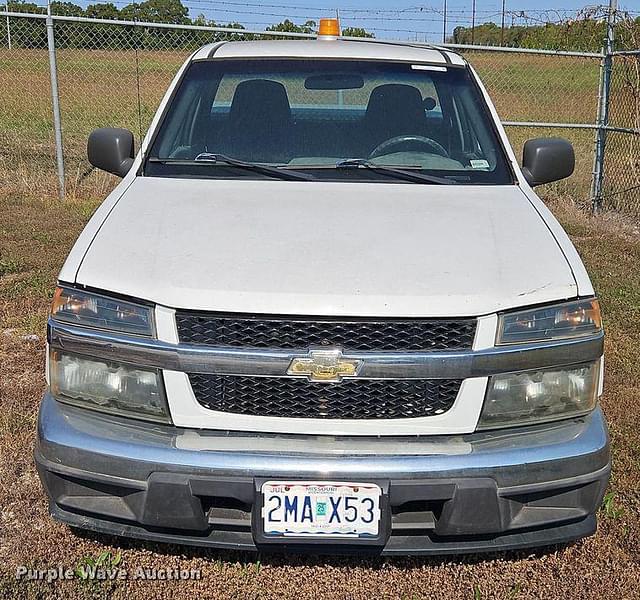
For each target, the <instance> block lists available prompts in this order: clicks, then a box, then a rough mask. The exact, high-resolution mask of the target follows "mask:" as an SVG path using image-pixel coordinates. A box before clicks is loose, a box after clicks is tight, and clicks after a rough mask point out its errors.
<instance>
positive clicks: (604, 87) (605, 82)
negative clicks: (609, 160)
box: [591, 0, 618, 213]
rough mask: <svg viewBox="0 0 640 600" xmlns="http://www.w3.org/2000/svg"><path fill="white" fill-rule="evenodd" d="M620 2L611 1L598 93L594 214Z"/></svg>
mask: <svg viewBox="0 0 640 600" xmlns="http://www.w3.org/2000/svg"><path fill="white" fill-rule="evenodd" d="M617 10H618V0H609V11H608V15H607V37H606V39H605V44H604V56H603V57H602V62H601V63H600V86H599V92H598V115H597V123H596V125H597V129H596V141H595V152H594V158H593V179H592V180H591V202H592V207H593V212H594V213H596V212H598V210H600V209H601V208H602V184H603V181H604V159H605V147H606V144H607V126H608V125H609V103H610V101H611V71H612V68H613V54H612V52H613V42H614V34H615V17H616V11H617Z"/></svg>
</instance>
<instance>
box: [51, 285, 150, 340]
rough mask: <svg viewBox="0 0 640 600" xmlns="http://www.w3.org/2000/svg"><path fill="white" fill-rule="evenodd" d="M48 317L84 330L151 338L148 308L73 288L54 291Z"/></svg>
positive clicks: (60, 288)
mask: <svg viewBox="0 0 640 600" xmlns="http://www.w3.org/2000/svg"><path fill="white" fill-rule="evenodd" d="M51 316H52V317H53V318H54V319H57V320H58V321H66V322H69V323H75V324H77V325H85V326H87V327H96V328H99V329H107V330H110V331H121V332H123V333H133V334H136V335H144V336H152V335H153V334H154V327H153V311H152V309H151V308H150V307H148V306H142V305H140V304H134V303H132V302H125V301H123V300H118V299H117V298H109V297H107V296H101V295H100V294H94V293H91V292H85V291H82V290H76V289H73V288H65V287H59V288H57V289H56V292H55V294H54V296H53V303H52V305H51Z"/></svg>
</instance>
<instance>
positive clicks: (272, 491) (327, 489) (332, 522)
mask: <svg viewBox="0 0 640 600" xmlns="http://www.w3.org/2000/svg"><path fill="white" fill-rule="evenodd" d="M261 491H262V495H263V506H262V523H263V528H264V533H265V535H272V536H291V537H341V538H343V537H352V538H368V537H375V536H377V535H378V529H379V527H380V496H381V494H382V491H381V489H380V487H379V486H377V485H375V484H373V483H345V482H325V481H289V482H287V481H267V482H266V483H264V484H262V489H261Z"/></svg>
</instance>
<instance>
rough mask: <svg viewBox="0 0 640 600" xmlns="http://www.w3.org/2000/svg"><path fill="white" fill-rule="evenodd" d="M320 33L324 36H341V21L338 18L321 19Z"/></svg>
mask: <svg viewBox="0 0 640 600" xmlns="http://www.w3.org/2000/svg"><path fill="white" fill-rule="evenodd" d="M318 35H319V36H322V37H339V36H340V21H338V19H320V26H319V27H318Z"/></svg>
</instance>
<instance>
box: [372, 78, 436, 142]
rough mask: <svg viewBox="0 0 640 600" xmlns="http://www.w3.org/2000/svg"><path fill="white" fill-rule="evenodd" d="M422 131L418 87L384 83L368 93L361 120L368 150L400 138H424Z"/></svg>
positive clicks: (422, 118) (424, 125)
mask: <svg viewBox="0 0 640 600" xmlns="http://www.w3.org/2000/svg"><path fill="white" fill-rule="evenodd" d="M425 129H426V117H425V112H424V105H423V101H422V94H421V93H420V90H419V89H418V88H416V87H414V86H412V85H406V84H401V83H387V84H384V85H379V86H378V87H376V88H375V89H374V90H373V91H372V92H371V96H370V98H369V104H368V105H367V112H366V114H365V117H364V131H365V132H366V137H367V139H366V144H367V147H368V149H369V151H372V150H374V149H375V148H376V146H378V145H379V144H381V143H382V142H384V141H386V140H389V139H391V138H394V137H397V136H399V135H424V134H425Z"/></svg>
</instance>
